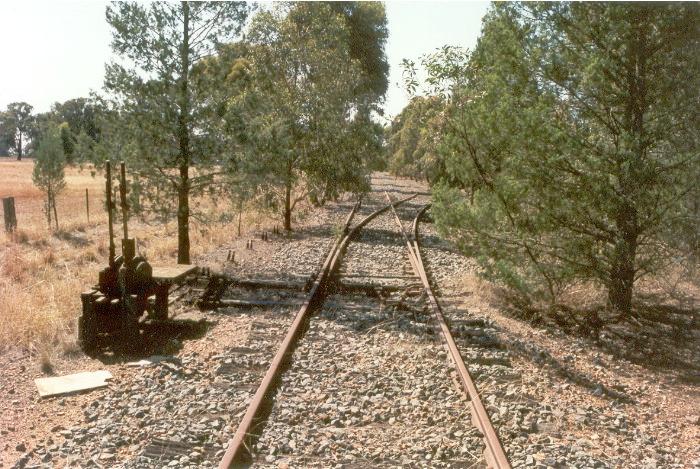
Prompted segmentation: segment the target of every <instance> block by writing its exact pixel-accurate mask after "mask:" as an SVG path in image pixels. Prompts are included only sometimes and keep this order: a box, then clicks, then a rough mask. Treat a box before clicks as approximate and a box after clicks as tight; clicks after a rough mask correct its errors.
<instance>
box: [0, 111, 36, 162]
mask: <svg viewBox="0 0 700 469" xmlns="http://www.w3.org/2000/svg"><path fill="white" fill-rule="evenodd" d="M32 111H34V107H33V106H32V105H31V104H28V103H25V102H16V103H10V104H8V105H7V110H6V111H5V112H4V113H3V115H2V116H0V117H2V123H1V124H0V127H1V128H2V134H3V135H0V137H2V138H3V139H4V140H5V143H6V144H7V146H9V147H10V149H12V151H13V152H14V154H15V155H16V156H17V161H21V160H22V154H23V153H22V152H23V151H24V148H25V146H26V145H27V140H28V136H29V134H30V132H31V131H32V127H33V125H34V116H33V115H32Z"/></svg>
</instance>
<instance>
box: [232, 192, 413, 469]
mask: <svg viewBox="0 0 700 469" xmlns="http://www.w3.org/2000/svg"><path fill="white" fill-rule="evenodd" d="M415 196H416V194H413V195H411V196H409V197H406V198H404V199H401V200H399V201H397V202H394V203H393V204H391V203H390V204H389V205H387V206H385V207H382V208H380V209H379V210H376V211H374V212H372V213H371V214H370V215H368V216H367V217H365V218H364V219H363V220H362V221H360V222H359V223H358V224H357V225H356V226H355V227H353V229H352V230H350V229H349V227H350V223H351V222H352V219H353V217H354V215H355V213H356V211H357V209H358V208H359V206H360V202H359V201H358V202H357V204H355V206H354V207H353V209H352V212H351V213H350V215H348V218H347V219H346V221H345V226H344V227H343V234H344V236H342V237H340V238H339V239H338V240H337V241H336V243H335V244H334V245H333V247H332V248H331V250H330V252H329V253H328V255H327V256H326V260H325V261H324V263H323V266H322V267H321V270H320V271H319V274H318V275H317V276H316V280H315V281H314V283H313V285H312V287H311V290H310V292H309V294H308V296H307V297H306V300H305V301H304V304H303V305H302V306H301V308H300V309H299V311H298V312H297V314H296V316H295V317H294V321H293V322H292V325H291V326H290V327H289V330H288V331H287V334H286V335H285V337H284V340H283V341H282V343H281V344H280V348H279V350H278V351H277V353H276V354H275V357H274V358H273V359H272V363H271V364H270V367H269V368H268V370H267V372H266V373H265V376H264V377H263V379H262V381H261V382H260V386H259V387H258V390H257V391H256V392H255V395H254V396H253V399H252V401H251V403H250V405H249V406H248V409H247V410H246V413H245V415H244V416H243V419H242V420H241V422H240V423H239V424H238V428H237V429H236V433H235V434H234V435H233V438H232V439H231V441H230V442H229V445H228V448H227V450H226V453H224V456H223V458H222V459H221V462H220V463H219V469H229V468H234V467H246V466H248V465H249V464H250V462H251V461H250V459H251V454H250V451H249V448H250V446H251V442H252V441H253V440H254V439H255V438H256V435H255V434H254V432H253V430H254V427H255V426H256V425H257V423H258V422H259V421H260V420H262V419H261V418H260V416H261V411H262V410H263V408H264V407H265V403H266V401H268V400H269V399H271V398H272V396H273V394H274V391H275V390H276V388H277V386H276V384H278V381H279V377H280V375H281V373H282V370H283V368H284V365H285V362H286V359H287V358H288V357H290V356H291V354H292V353H293V351H294V349H295V347H296V343H297V340H298V339H299V337H300V335H301V331H302V329H303V325H304V323H305V322H306V320H307V318H308V316H309V315H310V314H311V312H312V311H313V310H314V309H315V308H317V307H319V306H320V305H321V304H323V299H324V297H325V293H326V291H327V281H328V279H329V278H330V277H331V275H332V274H333V273H334V272H335V271H336V270H337V268H338V266H339V265H340V259H342V255H343V254H344V252H345V249H346V248H347V246H348V244H349V243H350V240H351V239H352V238H353V237H354V236H355V235H356V234H357V233H358V232H359V230H360V229H361V228H362V227H364V226H365V225H366V224H367V223H369V222H370V221H371V220H372V219H373V218H375V217H376V216H377V215H379V214H381V213H383V212H385V211H386V210H388V209H389V208H390V207H392V208H393V207H394V206H396V205H399V204H402V203H404V202H406V201H408V200H410V199H412V198H414V197H415Z"/></svg>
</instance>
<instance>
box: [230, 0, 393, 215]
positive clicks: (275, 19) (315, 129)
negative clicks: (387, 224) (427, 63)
mask: <svg viewBox="0 0 700 469" xmlns="http://www.w3.org/2000/svg"><path fill="white" fill-rule="evenodd" d="M248 40H249V41H250V46H249V49H248V52H247V57H246V58H247V59H248V61H247V62H246V65H245V67H241V68H244V69H245V70H244V71H243V70H242V71H241V73H242V74H244V75H246V76H247V78H242V80H241V82H242V83H245V87H244V88H243V91H242V92H241V93H239V94H236V95H235V97H234V99H231V100H230V101H229V108H228V114H227V120H228V128H229V129H230V130H231V131H232V132H233V133H234V134H235V135H236V136H237V141H238V142H239V144H240V149H241V151H242V152H243V153H242V157H241V159H240V160H239V161H237V162H236V167H237V169H238V170H240V171H241V172H242V174H245V175H246V178H247V179H249V180H250V181H254V184H253V187H254V189H255V193H256V194H257V196H256V198H258V199H259V200H261V201H262V202H263V205H265V206H267V207H269V208H270V209H272V210H279V211H280V212H281V213H282V214H283V216H284V226H285V228H286V229H291V213H292V211H293V210H294V208H295V206H296V204H297V203H298V202H299V201H301V200H303V199H304V198H306V197H309V198H310V199H311V200H312V201H315V202H318V203H322V202H323V201H325V200H327V199H328V198H333V197H336V196H337V195H338V194H339V193H340V192H342V191H348V190H350V191H361V190H366V189H367V188H368V182H367V177H366V176H367V174H366V173H367V170H366V155H371V154H378V153H379V150H380V145H381V129H380V127H379V126H378V125H377V124H375V123H374V122H372V121H371V119H370V118H369V114H368V113H367V112H361V111H360V110H361V108H362V107H363V106H364V105H365V104H366V103H367V100H368V98H367V97H366V96H358V93H357V90H358V89H360V88H361V87H362V86H363V85H362V84H363V83H364V80H366V79H367V77H366V76H365V75H364V74H363V73H362V68H361V66H360V63H359V61H357V60H354V59H353V57H352V55H351V52H350V46H349V44H350V31H349V30H348V27H347V22H346V20H345V18H344V17H343V16H342V15H339V14H338V13H336V12H335V11H334V10H333V9H332V8H331V7H330V6H329V5H327V4H324V3H296V4H293V5H285V6H277V7H276V8H275V9H273V10H270V11H262V12H260V13H259V14H258V15H257V16H256V17H255V18H254V19H253V21H252V24H251V27H250V31H249V33H248ZM223 66H224V67H225V69H229V68H231V69H232V70H233V69H234V68H235V65H231V63H230V62H228V63H227V62H224V63H223ZM235 86H236V87H238V84H236V85H235ZM237 89H239V88H237Z"/></svg>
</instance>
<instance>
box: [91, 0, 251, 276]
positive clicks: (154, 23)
mask: <svg viewBox="0 0 700 469" xmlns="http://www.w3.org/2000/svg"><path fill="white" fill-rule="evenodd" d="M248 10H249V7H248V6H247V4H245V3H243V2H192V3H190V2H177V3H167V2H153V3H149V4H140V3H135V2H115V3H113V4H112V5H111V6H110V7H108V8H107V22H108V23H109V24H110V26H111V27H112V31H113V41H112V49H113V50H114V52H115V53H116V54H117V55H119V56H120V57H121V58H122V59H124V60H126V61H128V62H130V63H132V64H133V67H131V68H126V67H124V66H123V65H121V64H120V63H116V62H115V63H111V64H109V65H108V66H107V73H106V78H105V88H106V89H107V91H108V92H109V93H110V97H109V100H108V101H107V102H106V103H105V104H106V105H105V111H104V119H103V121H104V122H103V124H102V125H103V126H104V127H103V132H104V133H103V138H102V143H101V144H100V147H101V148H98V149H96V150H95V152H96V154H101V155H103V157H106V156H109V157H111V158H113V159H124V160H126V161H128V163H129V168H130V173H131V174H133V175H134V182H133V188H134V190H135V191H139V192H140V193H141V195H142V199H143V200H142V202H143V206H144V208H145V209H148V210H151V211H155V212H157V213H160V214H162V215H164V216H172V215H173V214H176V215H177V221H178V262H180V263H189V248H190V244H189V217H190V203H189V202H190V197H191V196H192V195H196V194H201V193H203V192H204V191H212V190H215V189H216V188H217V184H216V182H217V179H216V175H217V174H218V173H219V172H220V167H221V165H222V163H223V162H224V161H225V160H226V158H228V157H230V152H228V151H227V148H225V146H224V145H223V143H225V141H226V140H225V139H222V138H220V135H219V133H218V132H219V131H220V127H219V124H220V121H221V113H220V112H219V111H220V108H221V101H219V100H220V99H221V98H222V97H221V95H220V94H219V93H218V89H220V88H222V87H221V83H214V82H212V81H211V80H208V79H203V78H202V77H201V74H202V73H203V71H205V70H206V69H207V68H206V67H205V66H203V65H201V66H200V63H203V62H205V61H206V60H207V59H208V58H210V57H211V56H212V55H214V54H215V53H216V52H217V46H218V45H219V44H221V43H223V42H229V41H231V40H232V39H233V38H234V37H235V36H236V35H237V34H238V33H239V32H240V30H241V28H242V25H243V22H244V21H245V19H246V17H247V14H248ZM212 86H214V88H212ZM191 171H192V172H191Z"/></svg>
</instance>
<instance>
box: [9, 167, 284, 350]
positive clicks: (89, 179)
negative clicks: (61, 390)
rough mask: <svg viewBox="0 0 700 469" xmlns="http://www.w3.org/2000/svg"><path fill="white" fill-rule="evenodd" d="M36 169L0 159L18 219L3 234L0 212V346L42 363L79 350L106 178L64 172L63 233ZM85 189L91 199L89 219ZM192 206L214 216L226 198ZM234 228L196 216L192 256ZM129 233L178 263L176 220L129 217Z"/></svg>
mask: <svg viewBox="0 0 700 469" xmlns="http://www.w3.org/2000/svg"><path fill="white" fill-rule="evenodd" d="M33 166H34V162H33V161H32V160H31V159H24V160H23V161H21V162H18V161H15V160H14V159H11V158H0V198H3V197H14V198H15V209H16V215H17V224H18V229H17V231H16V232H15V233H14V234H11V235H10V234H7V233H5V232H4V219H3V217H2V213H0V317H2V320H1V321H0V351H2V350H3V349H7V348H8V347H10V346H18V347H21V348H23V349H26V350H29V352H30V354H31V355H32V356H34V357H35V358H37V359H38V360H39V361H40V362H41V363H50V362H51V361H52V360H53V359H54V358H57V356H59V355H61V356H62V355H66V354H68V355H70V354H72V353H76V352H77V351H78V347H77V343H76V337H77V335H76V326H77V318H78V316H79V315H80V292H81V291H83V290H85V289H86V288H87V287H89V286H91V285H93V284H94V283H96V281H97V272H98V271H99V269H101V268H102V267H103V266H104V265H106V262H107V248H108V245H109V242H108V236H107V216H106V213H105V211H104V208H103V207H104V193H103V192H104V189H103V188H104V176H103V174H102V173H101V172H97V173H96V172H95V171H94V169H93V168H91V167H85V168H82V169H80V168H77V167H69V168H67V169H66V188H65V190H64V191H63V192H62V193H61V194H60V195H59V196H58V197H57V210H58V220H59V230H53V229H49V228H48V225H47V221H46V216H45V214H44V210H43V207H44V200H43V194H42V193H41V192H40V191H39V190H38V189H37V188H36V187H34V185H33V184H32V177H31V175H32V169H33ZM85 189H88V193H89V197H90V222H89V223H88V221H87V215H86V207H85ZM194 204H197V207H198V209H200V210H202V208H203V210H204V211H205V212H206V211H209V212H210V213H213V211H214V210H216V211H218V212H221V211H222V210H226V208H227V207H226V205H225V204H222V203H221V201H217V204H216V205H215V204H214V203H211V201H207V200H197V201H193V205H194ZM0 212H1V209H0ZM243 222H244V228H245V227H248V228H249V229H257V228H258V227H259V226H261V224H266V223H268V222H270V220H269V219H268V218H265V217H263V216H259V215H257V214H255V213H253V212H247V213H245V214H244V217H243ZM234 225H235V224H234V223H233V222H231V223H212V222H208V223H206V224H203V223H200V222H198V221H197V220H195V219H192V220H191V222H190V237H191V243H192V250H191V255H192V257H193V258H194V257H196V256H197V255H199V254H201V253H204V252H207V251H209V250H211V249H213V248H214V247H216V246H219V245H221V244H223V243H224V242H225V241H226V240H227V239H230V238H231V236H232V234H233V233H234V232H235V226H234ZM244 231H245V230H244ZM130 233H133V236H135V237H136V238H137V241H138V246H139V250H140V252H141V253H142V254H145V255H146V256H147V258H148V259H149V260H151V261H154V262H161V263H164V262H170V263H174V262H176V261H175V259H176V256H177V235H176V224H175V222H174V221H171V222H169V223H166V224H162V223H158V222H155V221H153V220H148V219H146V220H143V219H137V218H136V217H132V219H131V220H130Z"/></svg>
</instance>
